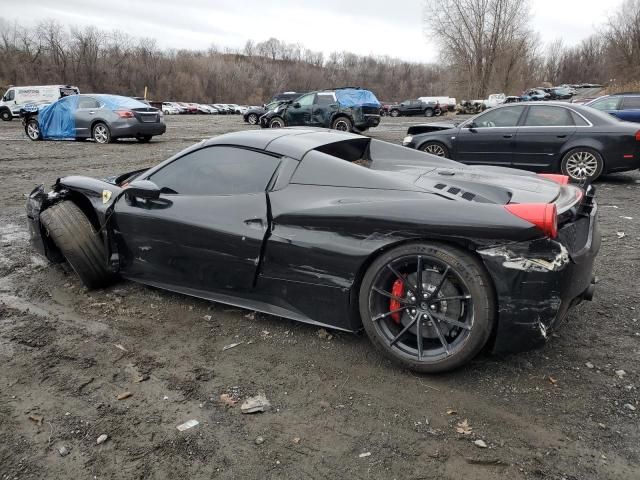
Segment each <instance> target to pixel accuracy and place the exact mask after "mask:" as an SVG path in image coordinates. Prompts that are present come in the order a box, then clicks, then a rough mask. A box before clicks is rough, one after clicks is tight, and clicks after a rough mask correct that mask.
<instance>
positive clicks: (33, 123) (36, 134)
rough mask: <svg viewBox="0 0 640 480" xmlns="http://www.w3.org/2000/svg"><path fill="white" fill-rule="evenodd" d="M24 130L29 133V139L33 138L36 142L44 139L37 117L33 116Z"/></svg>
mask: <svg viewBox="0 0 640 480" xmlns="http://www.w3.org/2000/svg"><path fill="white" fill-rule="evenodd" d="M24 130H25V132H26V133H27V137H29V139H31V140H33V141H34V142H35V141H37V140H42V134H41V133H40V124H39V123H38V120H36V119H35V118H31V119H29V120H28V121H27V124H26V125H25V127H24Z"/></svg>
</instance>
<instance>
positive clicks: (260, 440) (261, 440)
mask: <svg viewBox="0 0 640 480" xmlns="http://www.w3.org/2000/svg"><path fill="white" fill-rule="evenodd" d="M254 442H255V444H256V445H262V444H263V443H264V437H263V436H262V435H258V436H257V437H256V439H255V440H254Z"/></svg>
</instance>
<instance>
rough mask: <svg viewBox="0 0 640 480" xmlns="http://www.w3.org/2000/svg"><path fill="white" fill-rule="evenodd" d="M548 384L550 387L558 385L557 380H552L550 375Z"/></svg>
mask: <svg viewBox="0 0 640 480" xmlns="http://www.w3.org/2000/svg"><path fill="white" fill-rule="evenodd" d="M549 383H550V384H551V385H557V384H558V380H557V379H555V378H553V377H552V376H551V375H549Z"/></svg>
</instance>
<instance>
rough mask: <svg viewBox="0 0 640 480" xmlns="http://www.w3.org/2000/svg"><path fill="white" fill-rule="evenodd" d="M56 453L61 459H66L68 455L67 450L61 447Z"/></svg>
mask: <svg viewBox="0 0 640 480" xmlns="http://www.w3.org/2000/svg"><path fill="white" fill-rule="evenodd" d="M58 453H59V454H60V456H61V457H66V456H67V455H69V449H68V448H67V447H65V446H64V445H63V446H61V447H59V448H58Z"/></svg>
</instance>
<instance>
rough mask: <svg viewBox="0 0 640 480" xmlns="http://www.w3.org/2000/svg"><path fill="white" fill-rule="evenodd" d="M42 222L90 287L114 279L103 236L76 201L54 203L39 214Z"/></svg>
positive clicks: (102, 284)
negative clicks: (108, 266)
mask: <svg viewBox="0 0 640 480" xmlns="http://www.w3.org/2000/svg"><path fill="white" fill-rule="evenodd" d="M40 222H41V223H42V226H43V227H44V229H45V231H46V232H47V235H49V237H50V238H51V240H53V243H54V244H55V245H56V246H57V247H58V249H59V250H60V252H61V253H62V255H64V257H65V258H66V259H67V262H69V264H70V265H71V266H72V267H73V269H74V270H75V272H76V273H77V274H78V276H79V277H80V280H82V283H84V284H85V285H86V286H87V287H88V288H99V287H103V286H105V285H108V284H109V283H111V282H112V281H113V274H112V273H111V272H109V270H108V269H107V258H106V252H105V249H104V244H103V243H102V239H101V237H100V236H99V235H97V234H96V230H95V229H94V228H93V225H91V222H90V221H89V219H88V218H87V217H86V215H85V214H84V213H83V212H82V210H80V208H78V206H77V205H76V204H75V203H73V202H72V201H70V200H65V201H63V202H60V203H58V204H56V205H53V206H52V207H51V208H48V209H46V210H45V211H43V212H42V213H41V214H40Z"/></svg>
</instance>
